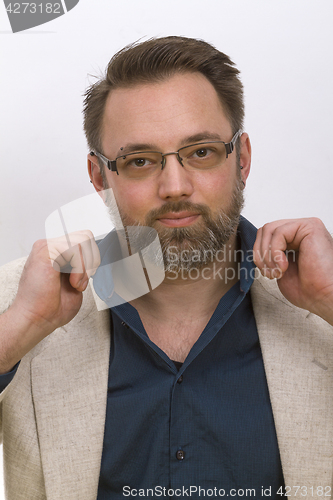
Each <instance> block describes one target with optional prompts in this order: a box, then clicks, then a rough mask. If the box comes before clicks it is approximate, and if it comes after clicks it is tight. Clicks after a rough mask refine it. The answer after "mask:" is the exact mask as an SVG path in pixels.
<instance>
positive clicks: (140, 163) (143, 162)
mask: <svg viewBox="0 0 333 500" xmlns="http://www.w3.org/2000/svg"><path fill="white" fill-rule="evenodd" d="M148 163H149V161H148V160H147V158H135V159H134V160H133V161H132V164H133V165H134V167H146V166H147V165H148Z"/></svg>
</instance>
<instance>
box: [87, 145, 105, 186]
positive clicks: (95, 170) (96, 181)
mask: <svg viewBox="0 0 333 500" xmlns="http://www.w3.org/2000/svg"><path fill="white" fill-rule="evenodd" d="M87 162H88V174H89V177H90V180H91V182H92V183H93V185H94V188H95V189H96V191H97V192H98V191H102V190H103V189H104V185H103V177H102V176H101V171H100V168H99V162H98V158H97V156H95V155H92V154H90V153H89V154H88V157H87Z"/></svg>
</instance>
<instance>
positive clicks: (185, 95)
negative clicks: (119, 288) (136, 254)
mask: <svg viewBox="0 0 333 500" xmlns="http://www.w3.org/2000/svg"><path fill="white" fill-rule="evenodd" d="M243 115H244V107H243V90H242V84H241V82H240V79H239V73H238V70H237V69H236V68H235V66H234V64H233V62H232V61H231V60H230V59H229V58H228V57H227V56H226V55H225V54H223V53H221V52H219V51H218V50H217V49H215V48H214V47H212V46H211V45H209V44H207V43H206V42H203V41H200V40H194V39H188V38H182V37H168V38H160V39H154V40H149V41H146V42H143V43H140V44H136V45H133V46H130V47H127V48H125V49H123V50H122V51H120V52H119V53H118V54H116V55H115V56H114V57H113V58H112V59H111V61H110V63H109V66H108V68H107V71H106V75H105V78H103V79H102V80H101V81H99V82H97V83H96V84H94V85H93V86H92V87H91V88H90V89H88V91H87V93H86V98H85V107H84V117H85V132H86V136H87V140H88V144H89V148H90V150H91V152H90V153H89V155H88V169H89V175H90V178H91V181H92V183H93V185H94V187H95V189H96V191H97V192H99V193H100V194H102V193H103V191H104V190H106V189H112V192H113V194H114V199H115V202H116V205H117V207H118V210H119V214H120V219H121V225H122V226H124V227H125V230H126V228H127V227H129V226H134V227H138V228H140V227H141V226H148V227H150V228H153V229H155V230H156V231H157V233H158V235H159V238H160V242H161V246H162V250H163V258H164V264H165V278H164V280H163V282H162V283H161V284H160V285H159V286H158V287H156V288H154V289H152V290H151V291H150V292H149V293H148V294H146V295H143V296H141V297H138V298H135V299H133V300H131V301H130V302H128V303H124V304H121V305H118V306H116V307H112V308H111V309H110V310H107V311H97V310H96V307H95V304H94V300H93V297H92V293H91V290H90V287H88V280H89V276H91V274H92V273H93V272H94V271H92V270H95V269H96V268H97V267H98V266H99V263H100V257H99V248H98V246H97V245H96V243H95V241H94V239H93V237H92V235H91V234H89V233H84V234H80V235H76V236H75V238H76V240H75V242H76V245H72V246H71V247H70V248H66V249H65V248H64V247H63V243H57V242H53V243H52V244H51V245H50V244H49V245H47V243H46V242H44V241H40V242H37V243H36V244H35V245H34V247H33V250H32V253H31V255H30V256H29V258H28V260H27V262H26V263H25V267H24V269H23V273H22V277H21V280H20V283H19V286H18V290H17V293H16V288H17V283H18V280H19V276H20V273H21V270H22V267H23V264H20V263H19V264H15V265H8V266H7V267H5V268H4V269H3V270H2V273H1V278H0V279H1V280H2V283H5V282H6V283H8V282H9V283H10V285H9V288H8V285H7V291H6V292H4V291H3V295H2V299H1V307H2V310H4V311H5V312H4V313H3V314H2V316H1V317H0V332H1V344H0V345H1V358H0V369H1V373H2V374H3V375H2V376H1V380H0V382H1V383H2V389H3V392H2V395H1V397H2V404H3V409H2V415H3V432H4V449H5V456H6V482H7V490H8V492H9V493H8V495H9V498H13V499H14V498H15V500H18V499H24V500H27V499H34V500H36V499H47V500H56V499H59V498H66V499H68V500H72V499H73V500H74V499H78V498H79V499H80V500H82V499H83V500H94V499H96V498H97V500H106V499H111V498H112V499H116V498H119V499H120V498H123V497H124V496H129V497H133V496H144V497H149V496H151V497H157V496H166V497H171V496H192V497H193V498H199V497H201V496H206V495H207V496H214V497H220V496H235V497H237V498H239V497H242V496H252V497H254V498H263V497H265V496H270V497H272V498H280V497H281V496H283V495H284V494H285V493H290V491H292V494H293V496H295V497H299V498H301V496H302V497H304V496H307V495H308V496H309V495H311V498H312V497H315V498H317V497H322V496H323V495H326V496H328V495H329V494H330V491H331V489H330V488H331V477H332V470H333V468H332V458H331V457H332V437H333V436H332V432H333V422H332V420H333V412H332V409H333V408H332V401H333V398H332V394H333V392H332V391H333V387H332V383H333V382H332V381H333V379H332V376H331V371H332V369H333V363H332V359H333V356H332V345H333V338H332V333H333V331H332V326H331V325H332V324H333V313H332V311H333V242H332V238H331V236H330V235H329V233H328V232H327V230H326V229H325V227H324V226H323V224H322V223H321V222H320V221H318V220H317V219H300V220H282V221H276V222H272V223H269V224H266V225H265V226H264V227H263V228H261V229H259V231H257V230H256V229H255V228H254V226H253V225H252V224H251V223H250V222H248V221H247V220H246V219H244V218H243V217H241V216H240V212H241V209H242V206H243V189H244V187H245V184H246V181H247V178H248V175H249V172H250V164H251V146H250V140H249V137H248V135H247V134H246V133H245V132H243ZM110 210H111V213H113V212H114V210H113V209H112V208H111V209H110ZM83 243H84V244H83ZM288 251H289V252H290V251H292V254H291V255H292V257H293V258H291V256H290V254H289V255H287V252H288ZM221 256H222V258H221ZM253 256H254V260H253ZM54 261H56V262H57V263H58V265H59V267H58V270H56V269H54V266H52V262H54ZM254 261H255V263H256V265H257V268H259V270H261V272H262V274H264V275H265V277H263V276H261V275H260V273H257V274H256V273H255V272H254V271H255V267H256V266H255V263H254ZM67 263H70V265H71V269H72V270H71V273H70V274H64V273H62V272H59V271H61V269H62V268H63V266H65V265H66V264H67ZM82 264H83V268H82V269H80V267H82ZM259 275H260V276H259ZM275 278H278V280H276V279H275ZM83 292H84V293H83ZM14 296H15V298H14ZM17 365H18V366H17ZM293 488H296V490H295V489H293Z"/></svg>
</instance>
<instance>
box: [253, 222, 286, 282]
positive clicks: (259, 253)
mask: <svg viewBox="0 0 333 500" xmlns="http://www.w3.org/2000/svg"><path fill="white" fill-rule="evenodd" d="M268 226H270V227H268ZM274 229H275V225H274V226H273V224H271V225H265V226H264V227H262V228H259V229H258V233H257V238H256V241H255V244H254V247H253V253H254V255H253V258H254V262H255V264H256V266H257V267H258V268H259V270H260V271H261V273H262V274H263V276H266V277H268V278H271V279H273V278H281V277H282V275H283V272H285V271H286V269H287V268H288V262H285V255H284V253H283V251H282V252H281V251H280V249H277V248H275V247H274V248H273V246H272V237H273V234H274Z"/></svg>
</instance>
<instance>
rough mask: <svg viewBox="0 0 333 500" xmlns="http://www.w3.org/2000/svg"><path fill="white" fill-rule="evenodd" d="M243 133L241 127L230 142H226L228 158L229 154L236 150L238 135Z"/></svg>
mask: <svg viewBox="0 0 333 500" xmlns="http://www.w3.org/2000/svg"><path fill="white" fill-rule="evenodd" d="M241 134H242V131H241V129H239V130H238V131H237V132H236V133H235V135H234V136H233V138H232V139H231V141H230V142H227V143H226V144H225V149H226V153H227V158H228V155H230V154H231V153H232V152H233V150H234V147H235V142H236V141H237V139H238V137H239V136H240V135H241Z"/></svg>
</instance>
